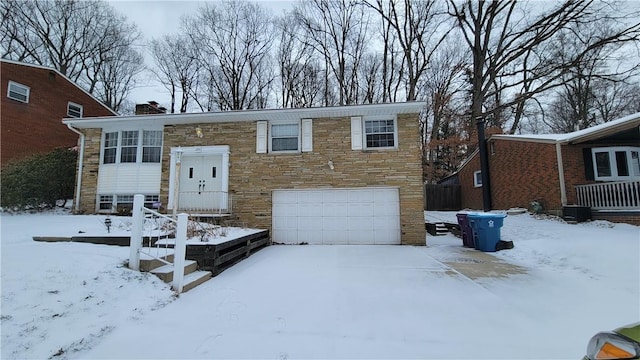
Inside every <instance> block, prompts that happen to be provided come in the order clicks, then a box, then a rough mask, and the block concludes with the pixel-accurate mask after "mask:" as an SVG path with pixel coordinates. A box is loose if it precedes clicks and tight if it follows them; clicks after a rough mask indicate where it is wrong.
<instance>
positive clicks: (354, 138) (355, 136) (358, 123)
mask: <svg viewBox="0 0 640 360" xmlns="http://www.w3.org/2000/svg"><path fill="white" fill-rule="evenodd" d="M351 150H362V118H361V117H360V116H354V117H352V118H351Z"/></svg>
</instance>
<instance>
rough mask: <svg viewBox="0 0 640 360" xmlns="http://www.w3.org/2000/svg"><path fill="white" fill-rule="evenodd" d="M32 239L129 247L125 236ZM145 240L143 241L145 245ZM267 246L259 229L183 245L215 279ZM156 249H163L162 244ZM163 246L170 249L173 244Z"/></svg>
mask: <svg viewBox="0 0 640 360" xmlns="http://www.w3.org/2000/svg"><path fill="white" fill-rule="evenodd" d="M33 240H35V241H45V242H59V241H74V242H84V243H92V244H103V245H118V246H129V242H130V241H131V239H130V237H126V236H118V237H105V236H82V237H34V238H33ZM147 240H148V239H147V238H145V245H146V244H147V243H146V241H147ZM156 240H157V239H156ZM270 244H271V239H270V237H269V231H268V230H263V231H260V232H257V233H254V234H250V235H246V236H243V237H240V238H237V239H233V240H229V241H226V242H223V243H220V244H203V245H200V244H197V245H193V244H187V249H186V259H187V260H193V261H196V262H197V263H198V269H199V270H205V271H211V272H212V273H213V276H216V275H217V274H219V273H221V272H223V271H224V270H226V269H228V268H230V267H231V266H233V265H234V264H236V263H238V262H239V261H241V260H242V259H245V258H247V257H249V256H250V255H251V254H253V253H255V252H256V251H258V250H260V249H262V248H264V247H266V246H268V245H270ZM160 246H161V247H164V246H165V245H160ZM166 246H167V247H168V248H173V244H168V245H166Z"/></svg>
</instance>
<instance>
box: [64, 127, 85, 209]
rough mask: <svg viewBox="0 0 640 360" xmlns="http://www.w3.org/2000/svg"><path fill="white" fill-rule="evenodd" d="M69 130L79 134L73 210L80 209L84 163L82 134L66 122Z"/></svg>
mask: <svg viewBox="0 0 640 360" xmlns="http://www.w3.org/2000/svg"><path fill="white" fill-rule="evenodd" d="M67 127H68V128H69V130H71V131H73V132H74V133H76V134H78V135H80V149H79V150H78V176H77V179H76V196H75V204H74V207H75V211H76V212H79V211H80V189H82V165H83V163H84V134H83V133H82V132H80V131H78V130H77V129H76V128H74V127H73V126H72V125H71V124H67Z"/></svg>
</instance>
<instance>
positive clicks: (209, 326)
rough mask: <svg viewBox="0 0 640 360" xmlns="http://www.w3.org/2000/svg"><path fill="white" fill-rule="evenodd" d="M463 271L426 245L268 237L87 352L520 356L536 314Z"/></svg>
mask: <svg viewBox="0 0 640 360" xmlns="http://www.w3.org/2000/svg"><path fill="white" fill-rule="evenodd" d="M462 258H463V257H461V256H456V259H458V260H459V262H460V263H462V264H463V265H464V264H466V265H467V266H468V264H469V263H473V262H472V261H463V260H460V259H462ZM454 260H455V259H454ZM451 263H455V261H452V262H451ZM463 267H464V266H463ZM465 272H466V271H465V270H464V269H462V268H460V269H456V268H455V267H454V266H450V265H447V264H445V263H444V262H441V261H438V260H436V259H434V258H433V257H432V256H430V255H428V254H427V248H425V247H411V246H271V247H268V248H266V249H264V250H261V251H259V252H258V253H256V254H255V255H253V256H251V257H250V258H248V259H246V260H244V261H242V262H241V263H239V264H237V265H235V266H234V267H232V268H231V269H229V270H227V271H225V272H223V273H222V274H221V275H219V276H218V277H216V278H214V279H213V280H212V281H209V282H208V283H205V284H203V285H201V286H199V287H198V288H196V289H194V290H192V291H190V292H188V293H185V294H183V295H181V296H180V299H179V300H178V301H175V302H174V303H172V304H170V305H169V306H167V307H165V308H163V309H160V310H158V311H155V312H153V313H151V314H150V315H149V316H148V317H147V318H145V319H143V320H142V321H141V322H132V323H131V326H127V327H126V328H119V329H115V330H114V331H113V333H112V334H110V335H108V336H105V338H104V340H103V341H102V342H101V343H100V344H98V345H97V346H96V347H94V348H93V349H92V350H91V352H89V353H88V354H86V355H85V354H83V357H85V356H86V357H88V358H96V357H97V358H280V359H285V358H396V359H397V358H442V357H451V356H452V354H455V356H454V357H463V358H465V357H476V358H477V357H482V355H483V354H484V356H486V357H487V358H491V357H495V355H496V352H495V350H493V349H491V346H496V347H501V351H500V354H501V355H502V356H506V357H512V358H513V357H518V355H519V351H518V350H517V349H518V347H517V346H518V344H520V345H522V341H525V342H528V340H527V339H526V338H524V339H523V338H522V337H521V335H519V334H520V332H518V331H515V330H517V329H520V326H521V325H522V324H526V323H527V322H528V319H527V318H526V316H523V315H522V314H521V313H520V312H518V311H510V310H509V309H505V308H501V307H500V306H499V304H500V302H501V299H500V298H499V297H497V296H496V295H494V294H492V293H491V292H489V291H488V290H487V289H485V288H483V287H482V286H480V285H479V284H477V283H476V282H474V281H473V280H472V279H471V278H470V277H468V276H466V275H464V273H465ZM196 309H197V310H196ZM478 328H482V329H483V331H482V333H481V334H479V333H478ZM135 334H139V335H140V334H145V336H136V335H135ZM487 334H489V335H490V336H488V335H487ZM491 334H493V335H491ZM496 334H500V336H499V337H498V336H495V335H496ZM163 339H164V340H163ZM488 342H489V343H488ZM504 343H510V344H511V345H512V346H511V347H505V346H503V345H501V344H504ZM487 345H490V346H489V347H487Z"/></svg>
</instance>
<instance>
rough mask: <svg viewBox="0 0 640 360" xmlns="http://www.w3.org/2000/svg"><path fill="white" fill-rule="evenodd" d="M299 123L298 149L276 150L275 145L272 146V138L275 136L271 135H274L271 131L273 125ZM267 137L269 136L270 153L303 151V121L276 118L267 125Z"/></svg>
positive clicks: (297, 152) (296, 152)
mask: <svg viewBox="0 0 640 360" xmlns="http://www.w3.org/2000/svg"><path fill="white" fill-rule="evenodd" d="M292 124H295V125H298V149H297V150H278V151H274V150H273V147H272V140H273V138H272V137H271V135H272V131H271V126H273V125H292ZM267 138H268V146H269V147H268V149H269V150H268V151H269V153H273V154H299V153H301V152H302V124H301V122H300V121H299V120H298V121H287V120H275V121H269V123H268V125H267Z"/></svg>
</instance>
